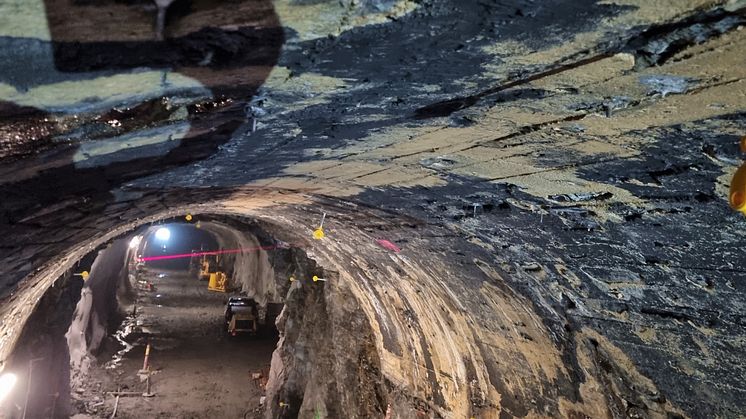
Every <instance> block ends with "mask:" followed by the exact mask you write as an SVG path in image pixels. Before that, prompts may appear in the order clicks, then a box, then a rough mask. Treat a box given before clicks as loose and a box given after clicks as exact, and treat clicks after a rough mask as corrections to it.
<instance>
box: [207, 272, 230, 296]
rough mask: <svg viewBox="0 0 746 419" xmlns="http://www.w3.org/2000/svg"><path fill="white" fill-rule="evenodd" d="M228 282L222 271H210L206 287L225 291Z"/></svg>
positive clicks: (211, 289)
mask: <svg viewBox="0 0 746 419" xmlns="http://www.w3.org/2000/svg"><path fill="white" fill-rule="evenodd" d="M227 284H228V277H227V276H226V275H225V273H224V272H211V273H210V280H209V282H208V283H207V289H208V290H210V291H217V292H225V287H226V285H227Z"/></svg>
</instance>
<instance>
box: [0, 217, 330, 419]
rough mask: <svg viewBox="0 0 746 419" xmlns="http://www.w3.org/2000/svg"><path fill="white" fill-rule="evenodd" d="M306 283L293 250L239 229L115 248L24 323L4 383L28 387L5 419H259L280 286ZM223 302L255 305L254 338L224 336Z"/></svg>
mask: <svg viewBox="0 0 746 419" xmlns="http://www.w3.org/2000/svg"><path fill="white" fill-rule="evenodd" d="M164 228H167V229H168V230H169V233H170V236H169V237H168V238H166V235H164V234H163V229H164ZM159 231H160V232H161V233H160V234H159ZM179 237H181V240H182V242H180V243H177V240H178V239H179ZM186 237H189V238H190V239H189V240H187V239H186ZM166 241H167V242H168V243H164V242H166ZM183 241H188V243H184V242H183ZM164 244H165V246H164ZM173 256H178V257H173ZM205 261H209V262H210V263H211V264H212V266H210V267H209V269H208V270H209V271H210V273H215V272H222V273H223V274H224V275H225V276H226V278H227V283H226V285H225V290H224V291H225V292H217V291H214V290H209V289H208V286H209V285H210V282H209V281H204V280H201V278H200V276H201V275H200V274H201V270H202V266H201V265H202V263H203V262H205ZM83 271H89V272H88V275H87V277H85V280H84V279H83V278H84V275H83ZM315 275H319V276H321V277H323V276H325V274H324V271H323V270H322V269H321V268H320V267H319V266H317V264H316V263H315V262H314V261H313V260H312V259H310V258H309V257H308V256H307V255H306V253H305V252H304V251H303V250H301V249H299V248H297V247H294V246H293V245H291V244H289V243H287V242H286V241H283V240H280V239H277V238H275V237H273V234H272V232H271V231H266V230H263V229H262V228H259V227H258V225H257V224H253V223H251V221H250V220H247V219H243V220H236V219H230V218H228V217H223V216H215V217H208V216H203V217H201V221H200V222H199V223H184V222H180V223H169V224H163V225H151V226H147V227H142V228H140V229H139V230H138V231H136V234H135V235H129V236H126V237H120V238H118V239H115V240H114V241H112V242H110V243H108V244H107V245H106V246H105V247H104V248H102V249H100V250H98V251H94V252H91V253H90V254H89V255H88V256H86V258H84V259H83V260H81V261H80V262H78V264H77V265H76V266H75V267H73V268H72V269H70V270H69V271H68V272H66V273H65V275H63V276H62V277H60V278H59V279H57V281H56V282H55V285H54V286H53V287H52V288H50V289H49V290H48V291H47V292H46V294H45V295H44V297H43V298H42V301H41V302H40V304H39V306H38V308H37V309H36V310H35V311H34V314H33V315H32V317H31V318H30V320H29V321H28V322H27V323H26V325H25V328H24V332H23V334H22V338H21V339H20V340H19V343H18V344H17V346H16V348H15V350H14V352H13V354H12V356H11V358H9V359H10V361H9V363H8V365H9V368H8V369H7V370H6V371H17V372H18V375H19V376H23V377H26V376H27V377H30V378H31V380H30V382H27V381H25V380H21V381H20V382H19V385H18V386H16V389H15V391H14V393H13V394H12V395H11V396H10V398H11V399H12V402H11V403H6V404H5V406H4V409H5V415H6V416H7V417H22V416H23V415H24V413H23V411H24V410H26V417H67V416H69V415H74V414H78V413H80V414H88V415H96V416H100V415H111V414H112V413H113V411H114V406H115V405H116V409H117V410H118V412H117V417H152V416H160V415H166V416H178V417H233V416H239V417H241V416H243V417H262V415H263V413H262V412H263V408H262V406H261V405H260V401H262V394H263V393H264V390H265V387H266V386H267V381H268V380H269V377H270V375H271V372H270V363H271V362H270V361H271V359H272V357H273V351H275V349H276V347H277V343H278V338H280V334H279V333H278V330H277V328H276V327H275V321H276V319H277V318H278V317H279V316H281V313H283V309H284V308H285V297H286V295H289V294H288V291H289V289H290V288H291V285H292V284H293V282H292V281H290V280H289V279H290V278H291V277H298V278H311V277H312V276H315ZM296 294H297V293H296ZM319 295H320V294H318V295H315V297H314V298H316V299H318V297H319ZM231 296H242V297H245V298H248V299H251V300H252V301H255V302H256V303H257V306H258V307H257V308H258V310H257V311H258V312H257V328H256V331H255V333H237V334H236V335H235V336H233V335H232V334H229V333H228V331H227V322H226V320H227V318H226V312H225V308H226V302H227V301H228V299H229V298H230V297H231ZM304 298H305V297H304ZM296 301H297V299H296ZM300 302H301V303H304V301H300ZM322 307H323V306H322ZM295 312H296V313H298V312H303V309H302V308H296V309H295ZM321 317H323V315H322V316H321ZM307 326H309V325H308V324H304V327H307ZM283 327H285V324H284V322H283ZM148 345H150V354H149V359H148V361H147V362H148V365H147V366H145V365H144V363H143V362H144V359H143V356H144V353H145V352H146V348H147V347H148ZM287 351H288V352H292V351H291V350H287ZM272 363H273V364H274V363H275V362H274V361H272ZM28 365H32V366H33V369H34V370H33V371H31V370H29V371H24V369H25V368H26V367H27V366H28ZM143 370H145V371H143ZM148 381H149V383H148ZM143 393H151V394H155V397H153V398H144V397H142V395H143ZM117 395H119V396H120V397H119V401H118V402H117V401H116V396H117ZM27 396H29V398H28V400H26V397H27ZM47 396H48V397H47ZM298 397H302V396H298ZM298 397H296V398H298ZM283 398H284V399H288V400H289V399H291V398H292V397H291V396H283Z"/></svg>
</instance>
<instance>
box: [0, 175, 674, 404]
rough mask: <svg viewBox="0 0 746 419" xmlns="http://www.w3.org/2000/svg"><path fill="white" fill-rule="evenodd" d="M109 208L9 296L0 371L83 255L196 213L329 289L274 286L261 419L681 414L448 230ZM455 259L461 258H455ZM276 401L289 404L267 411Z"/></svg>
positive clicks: (622, 359)
mask: <svg viewBox="0 0 746 419" xmlns="http://www.w3.org/2000/svg"><path fill="white" fill-rule="evenodd" d="M114 208H116V210H117V211H116V213H117V214H118V215H117V216H116V217H113V216H112V215H111V214H113V213H114V212H113V211H107V209H104V210H103V211H101V212H100V213H98V214H89V215H88V216H87V218H85V219H83V220H81V222H85V223H86V224H88V225H91V226H95V225H107V226H109V227H107V228H106V230H104V231H105V232H102V233H99V234H97V235H93V236H89V235H86V234H85V233H86V232H88V230H83V231H80V232H72V231H71V232H70V233H71V238H70V240H69V241H68V242H60V243H55V244H54V245H53V246H52V247H53V248H52V249H49V248H48V249H47V251H49V252H55V253H56V254H57V257H56V258H54V259H52V260H50V261H49V262H48V263H47V264H45V265H44V266H40V267H38V268H37V269H36V270H35V272H34V273H33V274H32V275H29V276H28V277H27V278H26V279H24V280H23V281H21V282H20V283H19V285H18V288H17V289H16V290H15V291H14V292H13V293H12V294H11V295H9V296H7V297H6V300H5V301H4V303H3V305H2V313H0V314H2V319H3V323H2V336H3V341H2V347H1V352H0V354H1V356H2V358H1V359H2V360H3V362H4V363H5V361H6V360H8V358H9V355H10V354H11V353H12V352H13V348H14V343H15V341H16V339H18V338H19V336H20V333H21V331H22V330H23V326H24V324H25V323H26V321H27V320H28V318H29V316H30V315H31V314H32V311H33V309H34V306H35V305H36V304H37V303H38V302H39V301H40V299H41V298H42V295H44V294H45V292H47V290H48V289H50V287H51V286H52V285H53V284H54V283H55V281H56V280H57V278H59V277H60V276H62V274H63V273H64V272H66V271H67V272H68V277H69V272H70V271H71V270H74V268H75V263H76V262H77V261H78V260H80V259H81V258H83V257H84V256H85V255H86V254H87V253H89V252H91V251H92V250H93V249H95V248H97V247H100V246H102V245H103V244H105V243H107V242H110V241H112V240H113V239H115V238H117V237H124V236H126V235H127V232H130V231H133V230H134V229H136V228H138V227H139V226H142V225H145V224H148V223H155V222H159V221H162V220H170V219H174V220H176V219H182V217H183V216H184V214H186V213H190V214H193V216H194V217H195V219H196V220H205V221H206V223H205V224H206V225H212V226H213V227H210V228H213V229H215V232H217V233H218V234H221V235H223V236H225V234H226V232H227V231H229V230H234V231H236V230H238V229H239V228H237V227H236V225H244V226H245V225H252V224H253V225H255V226H258V227H259V229H260V230H262V231H265V232H269V233H271V236H272V238H273V239H275V240H278V241H281V242H283V243H287V244H289V245H290V246H292V247H295V248H297V249H299V250H301V251H302V252H304V254H305V255H307V257H308V258H309V259H310V260H313V261H314V263H315V264H317V268H313V269H316V270H315V271H314V272H317V274H318V275H319V276H320V277H323V278H324V279H326V280H327V281H326V282H323V281H319V282H314V281H312V280H311V278H298V280H297V281H294V282H292V283H290V282H289V281H288V282H287V283H285V286H284V287H282V288H283V289H279V290H277V292H278V293H279V294H281V295H282V298H283V299H284V300H285V302H286V309H285V310H284V312H283V314H282V315H281V316H280V318H279V320H278V326H279V328H280V331H281V340H280V344H279V346H278V349H277V350H276V351H275V354H274V356H273V360H272V371H271V376H270V382H269V385H268V393H267V397H268V400H270V401H271V402H272V403H269V405H268V406H269V410H268V413H267V414H268V417H274V416H280V417H294V416H295V415H296V414H300V416H301V417H310V416H312V415H313V414H314V413H315V412H318V411H319V410H322V411H323V412H325V413H326V414H327V415H329V416H330V417H338V415H349V416H357V417H368V416H371V415H382V414H384V413H385V411H386V409H387V406H388V405H389V404H390V405H391V408H392V409H393V410H394V411H395V412H397V414H398V415H400V416H399V417H411V416H412V415H415V414H416V412H417V411H421V412H426V413H427V414H430V415H435V416H438V417H468V416H475V417H498V416H499V414H500V412H503V413H507V414H509V415H512V416H525V415H561V416H573V415H579V414H583V415H587V416H590V417H602V416H606V415H607V414H608V412H610V411H618V410H619V409H625V407H624V406H623V402H622V400H628V399H629V398H630V394H632V395H633V396H634V395H637V396H635V397H639V398H641V400H642V398H645V401H644V403H646V406H647V405H650V412H651V413H653V414H654V416H655V415H658V414H660V415H664V414H665V412H676V411H677V409H676V408H675V407H673V406H672V405H671V404H670V403H669V402H667V401H666V400H665V399H664V398H662V399H657V401H650V399H655V394H657V393H658V392H657V390H656V388H655V385H654V384H653V383H652V382H651V381H650V380H648V379H646V378H644V377H643V376H642V375H640V374H637V373H635V368H634V365H633V363H631V362H630V361H629V360H628V359H627V358H626V356H625V355H624V354H623V352H621V351H620V350H618V349H616V348H615V347H614V345H612V344H610V343H608V342H607V341H606V340H605V339H604V338H603V337H602V336H601V335H599V334H597V333H596V332H593V331H592V330H590V329H582V330H573V326H572V325H571V324H570V323H568V321H567V319H565V318H564V317H563V316H562V314H561V313H559V312H558V311H557V310H555V309H554V308H553V307H552V306H551V304H546V305H541V304H540V305H537V304H534V303H532V302H531V301H530V300H529V299H527V298H526V297H524V296H522V295H521V294H520V293H519V292H517V291H516V289H515V288H514V286H513V285H511V281H508V280H507V279H508V275H509V273H508V272H507V271H506V270H504V269H503V268H501V267H499V266H496V265H495V264H494V263H493V262H492V259H491V256H490V253H489V252H488V251H486V250H485V249H482V248H481V247H480V246H479V245H476V244H472V243H469V242H468V241H466V240H462V239H460V238H458V237H457V236H456V235H455V234H453V232H452V231H449V229H448V228H447V227H444V226H442V225H434V224H427V223H423V222H421V221H418V220H416V219H413V218H410V217H407V216H405V215H401V214H394V213H389V212H385V211H383V210H380V209H374V208H371V207H368V206H365V205H362V204H357V203H355V202H351V201H344V200H339V199H333V198H328V197H323V196H314V195H311V194H305V193H298V192H294V191H283V190H268V189H240V190H189V191H183V190H182V191H173V192H169V191H157V193H154V192H150V191H141V192H140V193H138V194H137V197H136V198H135V197H132V199H130V200H127V201H124V202H120V203H116V204H110V210H113V209H114ZM151 211H152V212H151ZM322 213H326V214H327V217H326V221H325V223H324V226H325V231H326V234H327V237H326V238H325V239H323V240H320V241H315V240H313V239H312V238H311V233H312V231H313V229H314V228H315V226H316V224H317V223H318V222H319V220H320V217H321V214H322ZM63 214H64V210H59V211H50V212H48V213H47V214H44V215H42V216H40V217H41V218H44V219H46V218H48V219H58V218H59V217H63V216H64V215H63ZM101 214H104V215H101ZM106 214H110V215H106ZM215 220H221V224H218V223H215V222H213V221H215ZM226 220H234V221H232V222H226ZM37 222H41V219H37ZM234 223H235V224H234ZM231 224H234V225H231ZM219 229H225V230H226V231H220V232H218V230H219ZM76 234H77V235H76ZM381 238H389V239H392V240H395V241H396V242H397V243H400V244H401V243H405V245H404V246H403V247H404V250H403V251H401V252H400V253H395V252H392V251H391V250H388V249H386V248H383V247H381V246H380V245H378V244H377V243H376V240H377V239H381ZM69 243H73V244H74V245H73V246H69V245H68V244H69ZM244 244H251V242H245V243H244ZM29 245H31V244H29ZM47 246H49V245H47ZM467 252H468V253H467ZM453 254H456V255H466V254H468V255H469V257H468V258H456V259H455V260H454V259H453V257H452V255H453ZM253 274H255V273H252V274H250V275H253ZM265 291H266V290H265ZM268 295H271V293H269V292H268ZM4 367H5V365H4ZM610 377H613V379H612V378H610ZM620 378H621V381H620ZM280 402H282V403H285V404H287V406H289V407H286V408H279V407H277V406H280V404H279V403H280ZM646 409H647V408H646ZM656 412H657V413H656Z"/></svg>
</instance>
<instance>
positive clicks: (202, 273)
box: [199, 256, 210, 281]
mask: <svg viewBox="0 0 746 419" xmlns="http://www.w3.org/2000/svg"><path fill="white" fill-rule="evenodd" d="M199 279H200V280H202V281H207V280H209V279H210V260H209V259H208V258H207V256H202V262H201V263H200V270H199Z"/></svg>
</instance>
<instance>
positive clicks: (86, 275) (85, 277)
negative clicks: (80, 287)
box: [80, 271, 91, 281]
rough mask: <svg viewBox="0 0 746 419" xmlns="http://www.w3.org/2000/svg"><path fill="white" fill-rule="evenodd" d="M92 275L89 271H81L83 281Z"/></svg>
mask: <svg viewBox="0 0 746 419" xmlns="http://www.w3.org/2000/svg"><path fill="white" fill-rule="evenodd" d="M90 275H91V274H89V273H88V271H83V272H81V273H80V276H81V277H83V281H87V280H88V277H89V276H90Z"/></svg>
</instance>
